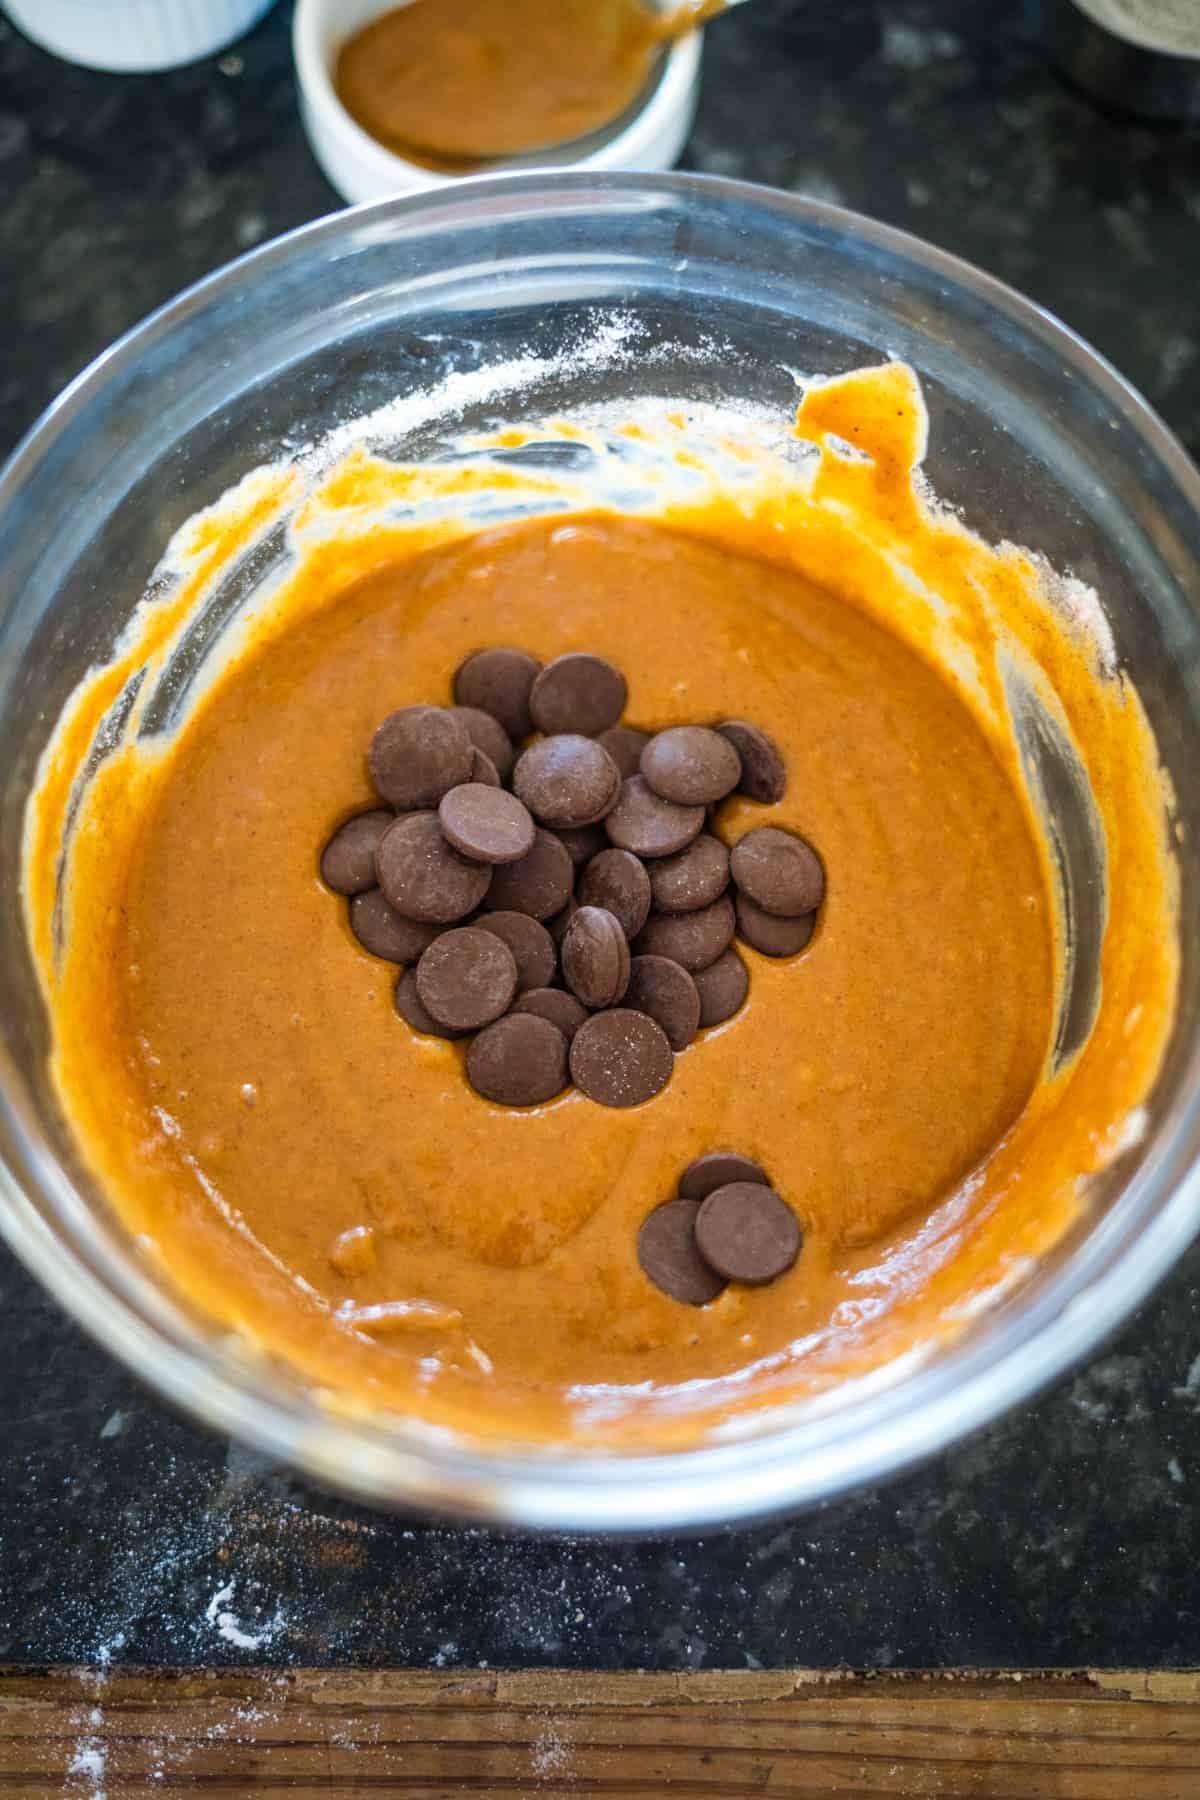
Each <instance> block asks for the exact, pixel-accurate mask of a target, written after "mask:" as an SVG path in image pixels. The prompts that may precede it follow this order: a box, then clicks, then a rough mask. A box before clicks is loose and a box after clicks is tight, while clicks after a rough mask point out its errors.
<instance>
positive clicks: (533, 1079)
mask: <svg viewBox="0 0 1200 1800" xmlns="http://www.w3.org/2000/svg"><path fill="white" fill-rule="evenodd" d="M467 1080H468V1081H469V1082H470V1083H471V1086H472V1087H473V1088H474V1089H475V1092H476V1093H477V1094H482V1095H483V1097H484V1099H485V1100H494V1101H495V1102H496V1103H497V1105H499V1106H539V1105H541V1104H542V1102H543V1101H546V1100H553V1098H554V1096H555V1095H556V1094H561V1093H562V1091H563V1089H564V1088H565V1087H566V1085H567V1080H568V1076H567V1040H566V1038H565V1037H564V1036H563V1034H562V1032H561V1031H560V1030H559V1029H558V1027H557V1025H552V1024H551V1023H550V1021H549V1019H542V1018H539V1017H538V1016H537V1014H536V1013H531V1012H511V1013H508V1014H507V1015H506V1016H505V1017H504V1018H503V1019H497V1020H496V1022H495V1024H494V1025H487V1026H485V1027H484V1029H483V1030H482V1031H481V1032H480V1033H479V1036H478V1037H477V1038H476V1039H475V1041H474V1043H473V1044H472V1045H471V1048H470V1049H469V1050H468V1052H467Z"/></svg>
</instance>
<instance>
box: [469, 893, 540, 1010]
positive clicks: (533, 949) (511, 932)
mask: <svg viewBox="0 0 1200 1800" xmlns="http://www.w3.org/2000/svg"><path fill="white" fill-rule="evenodd" d="M475 926H476V929H477V930H479V931H490V932H492V933H493V934H494V935H495V936H496V937H498V938H500V939H501V940H502V941H503V942H504V943H506V944H507V945H508V947H509V949H510V950H511V951H512V953H513V957H514V959H515V961H516V965H517V992H518V994H520V993H523V992H524V991H525V989H526V988H541V987H546V986H548V985H549V983H550V982H551V981H553V979H554V970H555V967H556V964H557V961H558V958H557V956H556V954H555V949H554V939H553V938H552V937H551V936H550V933H549V932H548V931H547V930H546V927H545V926H544V925H539V924H538V922H537V920H536V919H532V918H530V916H529V914H528V913H523V912H482V913H480V915H479V917H478V918H477V919H476V920H475Z"/></svg>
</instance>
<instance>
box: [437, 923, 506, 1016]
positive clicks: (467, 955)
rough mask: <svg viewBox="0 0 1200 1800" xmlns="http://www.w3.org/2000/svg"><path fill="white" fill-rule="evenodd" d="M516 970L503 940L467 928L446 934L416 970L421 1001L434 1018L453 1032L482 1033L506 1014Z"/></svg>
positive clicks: (487, 932)
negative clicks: (494, 1020)
mask: <svg viewBox="0 0 1200 1800" xmlns="http://www.w3.org/2000/svg"><path fill="white" fill-rule="evenodd" d="M516 991H517V964H516V959H515V957H514V956H513V953H512V951H511V950H510V949H509V947H508V945H507V944H506V943H505V942H504V940H503V939H502V938H499V937H497V936H496V935H495V934H494V933H493V932H490V931H479V930H477V929H476V928H475V927H473V926H470V925H468V926H466V927H465V928H464V929H463V930H461V931H444V932H443V933H442V935H441V936H440V937H439V938H436V939H435V940H434V942H433V943H432V944H430V946H429V948H428V950H426V952H425V954H424V956H423V957H422V958H421V960H420V962H419V963H418V964H417V997H418V998H419V1000H420V1002H421V1005H422V1006H423V1007H424V1008H425V1010H426V1012H427V1013H428V1014H429V1015H430V1017H431V1018H434V1019H436V1020H437V1022H438V1024H439V1025H449V1026H450V1027H451V1029H452V1030H454V1031H478V1030H479V1027H480V1026H481V1025H490V1024H491V1022H492V1020H493V1019H498V1018H499V1017H500V1015H501V1013H504V1012H507V1011H508V1009H509V1007H510V1005H511V1004H512V999H513V995H514V994H515V993H516Z"/></svg>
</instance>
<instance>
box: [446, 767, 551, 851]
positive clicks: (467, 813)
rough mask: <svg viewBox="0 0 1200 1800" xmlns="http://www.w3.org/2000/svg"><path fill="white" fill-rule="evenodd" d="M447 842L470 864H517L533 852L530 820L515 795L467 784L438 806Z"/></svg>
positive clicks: (496, 789) (526, 811)
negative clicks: (467, 858)
mask: <svg viewBox="0 0 1200 1800" xmlns="http://www.w3.org/2000/svg"><path fill="white" fill-rule="evenodd" d="M438 820H439V822H440V824H441V827H442V832H443V835H444V836H445V838H446V841H447V843H449V844H452V845H453V847H454V848H455V849H456V850H457V851H458V852H459V854H460V855H461V856H469V857H470V858H471V860H472V862H483V863H513V862H520V860H521V858H522V857H523V856H528V854H529V852H530V851H531V850H532V849H533V832H534V825H533V820H532V819H531V818H530V816H529V813H528V810H527V809H526V808H525V807H524V806H522V804H521V802H520V801H519V800H518V799H517V796H516V795H515V794H510V793H508V792H506V790H505V789H504V788H491V787H485V786H484V785H483V783H482V782H481V781H467V782H464V783H463V785H462V786H461V787H456V788H451V789H450V792H449V793H448V794H446V795H445V796H444V798H443V800H442V803H441V805H440V806H439V807H438Z"/></svg>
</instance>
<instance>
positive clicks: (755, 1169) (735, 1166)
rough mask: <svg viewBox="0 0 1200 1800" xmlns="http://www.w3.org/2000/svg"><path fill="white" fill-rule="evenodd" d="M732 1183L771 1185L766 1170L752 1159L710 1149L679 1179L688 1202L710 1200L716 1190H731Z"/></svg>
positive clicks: (731, 1152) (736, 1153)
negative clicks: (748, 1182) (749, 1182)
mask: <svg viewBox="0 0 1200 1800" xmlns="http://www.w3.org/2000/svg"><path fill="white" fill-rule="evenodd" d="M733 1181H741V1182H746V1181H757V1182H760V1183H761V1184H762V1186H763V1187H770V1185H771V1183H770V1181H769V1180H768V1179H767V1174H766V1171H765V1170H764V1169H761V1168H760V1167H759V1165H758V1164H757V1163H756V1162H753V1161H752V1160H751V1158H750V1157H748V1156H741V1155H739V1154H738V1152H737V1151H736V1150H710V1151H709V1152H708V1153H707V1155H705V1156H698V1157H697V1158H696V1160H695V1162H690V1163H689V1164H688V1166H687V1168H686V1169H685V1170H684V1171H683V1174H682V1175H681V1176H680V1177H679V1192H680V1194H681V1196H682V1197H683V1198H684V1199H685V1200H707V1198H708V1196H709V1195H710V1194H712V1193H715V1192H716V1190H717V1188H722V1187H728V1186H729V1184H730V1183H731V1182H733Z"/></svg>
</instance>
